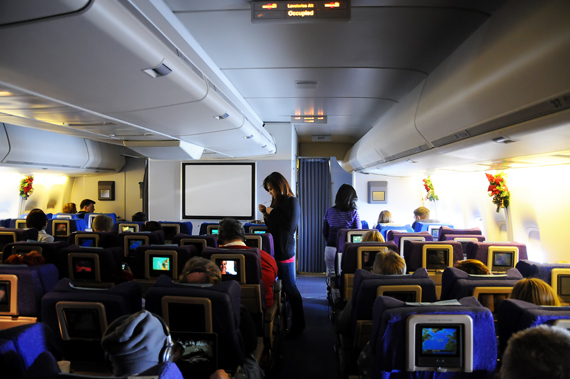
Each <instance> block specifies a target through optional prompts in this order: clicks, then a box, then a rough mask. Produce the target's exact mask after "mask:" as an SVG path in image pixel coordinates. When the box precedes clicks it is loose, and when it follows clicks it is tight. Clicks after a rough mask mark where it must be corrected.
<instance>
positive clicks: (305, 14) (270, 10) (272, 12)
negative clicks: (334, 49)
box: [251, 0, 350, 22]
mask: <svg viewBox="0 0 570 379" xmlns="http://www.w3.org/2000/svg"><path fill="white" fill-rule="evenodd" d="M317 19H318V20H343V21H348V20H350V0H344V1H312V2H307V1H275V2H267V1H263V2H261V1H254V2H252V7H251V20H252V22H264V21H272V20H280V21H281V22H307V21H311V20H312V21H315V20H317Z"/></svg>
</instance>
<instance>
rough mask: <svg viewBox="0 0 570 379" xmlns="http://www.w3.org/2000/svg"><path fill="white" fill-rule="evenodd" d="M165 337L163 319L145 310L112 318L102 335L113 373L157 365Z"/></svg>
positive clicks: (129, 371) (121, 373) (102, 341)
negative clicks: (113, 319)
mask: <svg viewBox="0 0 570 379" xmlns="http://www.w3.org/2000/svg"><path fill="white" fill-rule="evenodd" d="M166 339H167V336H166V334H165V333H164V327H163V326H162V323H161V321H160V320H159V319H158V318H156V317H155V316H153V315H152V313H150V312H148V311H145V310H142V311H140V312H137V313H134V314H132V315H130V316H123V317H119V318H118V319H116V320H115V321H113V322H112V323H111V325H109V327H108V328H107V330H106V331H105V334H104V335H103V339H102V340H101V346H102V347H103V349H104V350H105V351H106V352H107V354H108V355H109V360H110V361H111V363H112V364H113V374H114V375H115V376H127V375H136V374H139V373H141V372H143V371H145V370H146V369H148V368H150V367H152V366H155V365H156V364H158V363H159V360H160V359H159V355H160V351H161V350H162V348H163V347H164V345H165V342H166Z"/></svg>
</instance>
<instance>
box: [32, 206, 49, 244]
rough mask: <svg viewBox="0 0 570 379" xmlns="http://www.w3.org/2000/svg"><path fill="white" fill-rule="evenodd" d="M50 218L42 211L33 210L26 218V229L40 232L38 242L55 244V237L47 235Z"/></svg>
mask: <svg viewBox="0 0 570 379" xmlns="http://www.w3.org/2000/svg"><path fill="white" fill-rule="evenodd" d="M47 223H48V218H47V216H46V214H45V213H44V211H42V210H41V209H37V208H36V209H32V210H31V211H30V213H28V216H27V217H26V227H28V228H34V229H37V230H38V242H53V240H54V239H53V236H50V235H49V234H47V233H46V228H47Z"/></svg>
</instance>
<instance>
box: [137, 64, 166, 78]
mask: <svg viewBox="0 0 570 379" xmlns="http://www.w3.org/2000/svg"><path fill="white" fill-rule="evenodd" d="M142 71H143V72H144V73H145V74H147V75H148V76H150V77H151V78H160V77H162V76H166V75H168V74H170V73H171V72H172V70H171V69H170V68H169V67H168V66H167V65H165V64H164V63H162V62H160V64H159V65H158V66H156V67H153V68H147V69H145V70H142Z"/></svg>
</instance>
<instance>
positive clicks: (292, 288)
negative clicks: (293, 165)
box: [259, 172, 305, 337]
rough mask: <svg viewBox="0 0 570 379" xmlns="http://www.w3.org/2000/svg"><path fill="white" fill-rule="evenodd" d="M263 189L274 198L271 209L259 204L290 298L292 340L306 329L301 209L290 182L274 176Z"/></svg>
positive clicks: (280, 276) (278, 174) (279, 175)
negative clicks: (298, 273)
mask: <svg viewBox="0 0 570 379" xmlns="http://www.w3.org/2000/svg"><path fill="white" fill-rule="evenodd" d="M263 188H265V190H266V191H267V192H269V194H270V195H271V198H272V200H271V206H269V207H265V205H263V204H259V211H260V212H261V213H263V218H264V219H265V224H266V225H267V229H268V230H269V232H270V233H271V235H272V236H273V241H274V244H275V247H274V249H275V250H274V252H275V260H276V261H277V269H278V276H279V279H281V281H282V283H283V290H284V291H285V293H286V294H287V297H288V298H289V302H290V304H291V312H292V317H293V320H292V321H293V322H292V326H291V330H290V331H289V335H290V336H292V337H293V336H296V335H299V334H300V333H301V332H302V331H303V329H305V313H304V311H303V298H302V297H301V293H300V292H299V290H298V289H297V284H296V283H295V230H296V229H297V224H299V215H300V213H301V207H300V206H299V200H298V199H297V198H296V197H295V196H294V195H293V191H291V187H290V186H289V183H288V182H287V179H285V177H283V175H281V174H280V173H278V172H272V173H271V174H270V175H269V176H267V177H266V178H265V179H264V180H263Z"/></svg>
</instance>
